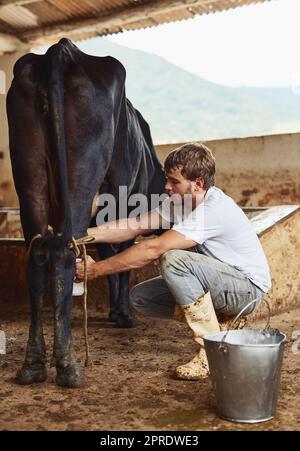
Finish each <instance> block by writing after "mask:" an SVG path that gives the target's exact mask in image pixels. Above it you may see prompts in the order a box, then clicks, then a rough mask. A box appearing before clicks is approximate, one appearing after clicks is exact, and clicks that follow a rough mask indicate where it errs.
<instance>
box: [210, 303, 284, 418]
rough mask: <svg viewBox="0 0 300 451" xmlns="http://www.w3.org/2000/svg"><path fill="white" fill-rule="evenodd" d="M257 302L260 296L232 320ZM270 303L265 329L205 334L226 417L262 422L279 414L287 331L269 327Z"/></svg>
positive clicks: (220, 406) (219, 409) (219, 407)
mask: <svg viewBox="0 0 300 451" xmlns="http://www.w3.org/2000/svg"><path fill="white" fill-rule="evenodd" d="M253 302H256V299H255V300H254V301H252V302H250V303H249V304H248V305H247V306H246V307H245V308H244V309H243V310H242V311H241V312H240V313H239V315H238V316H237V317H236V318H235V319H234V321H233V322H232V324H234V322H235V321H236V320H237V319H238V318H239V317H240V316H241V314H242V313H243V311H244V310H245V309H246V308H247V307H248V306H249V305H251V304H252V303H253ZM265 302H266V301H265ZM266 303H267V302H266ZM267 305H268V309H269V319H268V324H267V326H266V328H265V329H263V330H253V329H244V330H227V331H225V332H219V333H217V334H213V335H206V336H205V337H203V338H204V344H205V350H206V354H207V359H208V364H209V370H210V375H211V379H212V384H213V388H214V391H215V396H216V401H217V414H218V415H219V416H220V417H221V418H224V419H226V420H230V421H237V422H242V423H259V422H262V421H267V420H270V419H272V418H273V417H274V415H275V411H276V404H277V395H278V389H279V380H280V369H281V365H282V358H283V350H284V345H283V344H284V342H285V340H286V335H284V334H282V333H281V332H279V331H278V330H275V329H270V328H269V320H270V307H269V304H268V303H267Z"/></svg>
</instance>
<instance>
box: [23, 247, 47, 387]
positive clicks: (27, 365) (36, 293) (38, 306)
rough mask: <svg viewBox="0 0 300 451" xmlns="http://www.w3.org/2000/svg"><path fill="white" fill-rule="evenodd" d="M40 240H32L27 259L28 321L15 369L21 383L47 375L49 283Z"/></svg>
mask: <svg viewBox="0 0 300 451" xmlns="http://www.w3.org/2000/svg"><path fill="white" fill-rule="evenodd" d="M43 241H44V239H42V238H41V239H38V240H36V241H35V242H34V243H33V246H32V249H31V252H30V255H29V258H28V263H27V283H28V289H29V295H30V300H31V323H30V329H29V338H28V342H27V348H26V354H25V360H24V363H23V365H22V368H21V369H20V370H19V371H18V373H17V382H18V383H19V384H22V385H28V384H32V383H34V382H44V381H45V380H46V378H47V373H46V348H45V341H44V335H43V324H42V307H43V298H44V296H45V295H46V292H47V285H48V251H47V249H45V248H43V247H42V245H43Z"/></svg>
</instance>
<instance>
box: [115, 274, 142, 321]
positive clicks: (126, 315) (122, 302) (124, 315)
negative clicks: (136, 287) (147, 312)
mask: <svg viewBox="0 0 300 451" xmlns="http://www.w3.org/2000/svg"><path fill="white" fill-rule="evenodd" d="M129 276H130V273H129V272H123V273H121V274H120V275H119V298H118V304H119V306H118V310H117V316H116V325H117V327H124V328H131V327H135V326H136V325H137V322H136V320H135V319H134V317H133V315H132V312H131V310H130V306H129Z"/></svg>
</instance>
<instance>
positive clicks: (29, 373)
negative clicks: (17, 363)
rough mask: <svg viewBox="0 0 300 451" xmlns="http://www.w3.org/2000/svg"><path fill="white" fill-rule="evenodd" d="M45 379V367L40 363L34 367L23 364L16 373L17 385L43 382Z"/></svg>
mask: <svg viewBox="0 0 300 451" xmlns="http://www.w3.org/2000/svg"><path fill="white" fill-rule="evenodd" d="M46 379H47V371H46V367H45V365H44V364H42V363H36V364H34V365H26V364H24V365H23V366H22V368H21V369H20V370H19V371H18V372H17V383H18V384H20V385H30V384H34V383H41V382H45V380H46Z"/></svg>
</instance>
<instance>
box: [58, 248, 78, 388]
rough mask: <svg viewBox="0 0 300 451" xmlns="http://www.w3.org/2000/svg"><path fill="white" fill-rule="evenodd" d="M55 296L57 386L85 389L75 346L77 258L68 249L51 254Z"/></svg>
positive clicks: (60, 249)
mask: <svg viewBox="0 0 300 451" xmlns="http://www.w3.org/2000/svg"><path fill="white" fill-rule="evenodd" d="M51 264H52V268H51V278H52V295H53V300H54V317H55V333H54V348H53V364H54V365H55V366H56V371H57V376H56V383H57V385H60V386H63V387H69V388H76V387H83V386H84V385H85V377H84V369H83V368H80V367H79V366H78V364H77V362H76V358H75V355H74V351H73V345H72V331H71V310H72V287H73V280H74V276H75V254H74V252H73V251H72V250H71V249H68V247H67V246H65V247H63V248H58V249H52V250H51Z"/></svg>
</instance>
